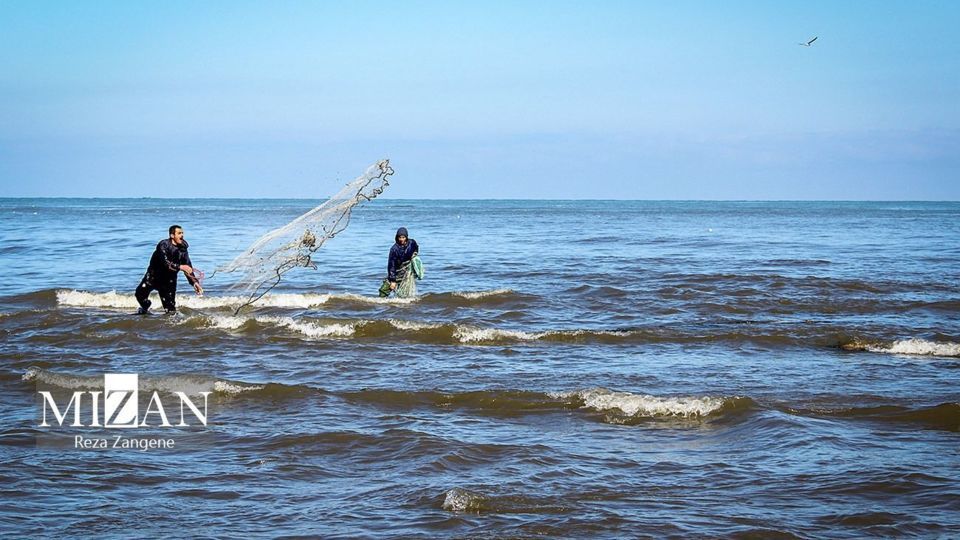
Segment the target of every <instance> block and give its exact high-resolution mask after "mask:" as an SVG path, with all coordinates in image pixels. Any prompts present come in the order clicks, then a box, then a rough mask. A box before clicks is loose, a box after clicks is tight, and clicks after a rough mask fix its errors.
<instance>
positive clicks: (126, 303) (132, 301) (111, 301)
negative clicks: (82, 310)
mask: <svg viewBox="0 0 960 540" xmlns="http://www.w3.org/2000/svg"><path fill="white" fill-rule="evenodd" d="M345 296H348V295H345ZM150 298H151V300H152V301H153V305H154V306H156V307H157V308H159V307H160V297H159V296H158V295H157V293H156V292H154V293H152V294H151V295H150ZM331 298H333V295H330V294H318V293H278V294H268V295H265V296H264V297H263V298H261V299H260V300H258V301H257V303H256V304H255V306H257V307H276V308H292V309H307V308H311V307H317V306H321V305H323V304H326V303H327V302H329V301H330V299H331ZM246 301H247V298H246V297H243V296H210V295H205V296H196V295H194V294H193V293H192V292H184V294H179V295H177V305H178V306H182V307H187V308H190V309H218V308H230V309H235V308H236V307H237V306H239V305H241V304H243V303H245V302H246ZM57 303H58V304H59V305H61V306H70V307H96V308H116V309H129V310H136V309H137V308H138V307H140V306H139V304H137V300H136V298H134V296H133V293H132V292H130V293H123V294H120V293H117V292H116V291H110V292H106V293H95V292H87V291H77V290H58V291H57Z"/></svg>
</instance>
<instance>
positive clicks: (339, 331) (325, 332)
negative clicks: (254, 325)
mask: <svg viewBox="0 0 960 540" xmlns="http://www.w3.org/2000/svg"><path fill="white" fill-rule="evenodd" d="M256 321H257V322H259V323H264V324H272V325H276V326H279V327H282V328H287V329H290V330H293V331H294V332H297V333H299V334H301V335H303V336H306V337H308V338H312V339H315V338H332V337H350V336H352V335H353V334H354V333H355V332H356V326H357V325H358V324H363V323H364V321H358V322H355V323H331V324H322V323H318V322H311V321H306V320H298V319H294V318H293V317H273V316H270V317H266V316H264V317H256Z"/></svg>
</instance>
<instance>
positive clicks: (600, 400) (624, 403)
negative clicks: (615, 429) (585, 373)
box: [549, 388, 724, 418]
mask: <svg viewBox="0 0 960 540" xmlns="http://www.w3.org/2000/svg"><path fill="white" fill-rule="evenodd" d="M549 395H550V396H551V397H554V398H557V399H569V398H571V397H577V398H579V399H581V400H583V403H584V404H583V406H584V407H587V408H591V409H595V410H597V411H611V410H619V411H620V412H622V413H624V414H626V415H629V416H680V417H683V418H691V417H699V416H707V415H709V414H710V413H712V412H714V411H716V410H718V409H720V407H722V406H723V403H724V399H723V398H717V397H710V396H704V397H670V398H663V397H657V396H651V395H644V394H631V393H630V392H614V391H613V390H608V389H606V388H591V389H588V390H576V391H573V392H552V393H550V394H549Z"/></svg>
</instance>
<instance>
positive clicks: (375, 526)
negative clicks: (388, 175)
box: [0, 198, 960, 539]
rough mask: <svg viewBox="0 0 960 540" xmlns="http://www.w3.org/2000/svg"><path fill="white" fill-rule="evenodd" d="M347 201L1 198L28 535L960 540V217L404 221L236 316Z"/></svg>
mask: <svg viewBox="0 0 960 540" xmlns="http://www.w3.org/2000/svg"><path fill="white" fill-rule="evenodd" d="M321 202H322V200H281V199H271V200H244V199H152V198H146V199H0V267H2V269H3V270H2V275H3V277H2V279H0V395H2V396H3V397H2V398H0V422H2V424H0V463H2V467H0V492H2V496H0V535H2V536H4V537H7V538H27V537H30V538H33V537H46V538H81V537H85V538H94V537H95V538H117V537H140V538H160V537H191V538H236V537H246V538H251V537H255V538H258V537H271V538H276V537H302V538H371V537H390V538H444V537H455V538H504V537H508V538H530V537H548V538H578V539H579V538H864V537H924V538H957V537H960V385H958V382H960V203H957V202H817V201H810V202H776V201H771V202H754V201H747V202H737V201H729V202H726V201H725V202H711V201H564V200H396V199H383V198H380V199H376V200H373V201H370V202H368V203H364V204H362V205H359V206H357V207H356V208H355V209H354V211H353V213H352V216H351V219H350V223H349V226H348V227H347V229H346V230H344V231H343V232H341V233H340V234H338V235H337V236H336V237H334V238H332V239H330V240H329V241H328V242H326V243H325V244H324V245H323V247H322V248H321V249H320V250H319V251H317V252H316V254H315V256H314V260H313V262H314V263H316V268H296V269H294V270H292V271H290V272H288V273H286V274H285V275H284V276H283V279H282V280H281V282H280V283H279V284H278V285H277V286H276V288H274V289H273V290H271V291H270V292H269V293H268V294H267V295H266V296H264V297H263V298H261V299H260V300H259V301H258V302H256V303H254V304H253V305H252V306H248V307H247V308H245V309H242V310H240V311H239V312H236V307H237V306H238V305H239V304H240V303H242V300H243V299H244V297H243V296H242V295H238V294H237V293H236V290H235V289H232V288H231V287H230V286H231V285H232V284H233V281H232V280H233V279H234V277H233V276H232V275H231V274H229V273H222V272H217V271H216V269H217V268H218V267H221V266H222V265H224V264H225V263H227V262H229V261H230V260H232V259H233V258H234V257H236V256H237V255H239V254H240V253H242V252H243V251H244V250H245V249H246V248H247V246H249V245H250V244H251V242H253V241H254V240H255V239H257V238H258V237H260V236H261V235H263V234H264V233H266V232H268V231H270V230H272V229H274V228H277V227H280V226H282V225H285V224H286V223H288V222H290V221H291V220H293V219H294V218H296V217H297V216H299V215H301V214H303V213H304V212H306V211H308V210H310V209H311V208H313V207H314V206H316V205H318V204H320V203H321ZM172 224H179V225H181V226H182V227H183V229H184V233H185V238H186V239H187V240H188V242H189V244H190V255H191V258H192V260H193V262H194V266H195V267H198V268H199V269H202V270H203V271H204V273H205V276H206V277H205V280H204V283H203V286H204V289H205V292H204V295H203V296H197V295H196V294H194V292H193V291H192V290H191V288H190V287H189V286H188V284H187V283H186V281H185V279H184V278H183V277H181V278H180V285H179V287H180V288H179V293H178V296H177V302H178V307H179V309H178V311H177V312H176V313H172V314H163V313H161V312H160V311H158V310H157V309H154V310H153V313H152V314H150V315H148V316H139V315H136V314H135V311H136V308H137V304H136V301H135V300H134V296H133V292H134V289H135V288H136V287H137V284H138V283H139V281H140V279H141V277H142V276H143V273H144V271H145V269H146V266H147V262H148V260H149V258H150V255H151V253H152V252H153V250H154V247H155V246H156V244H157V242H158V241H159V240H161V239H164V238H166V236H167V228H168V227H169V226H170V225H172ZM401 226H402V227H406V228H407V229H408V230H409V231H410V237H412V238H414V239H415V240H416V241H417V242H418V244H419V246H420V257H421V260H422V261H423V264H424V269H425V274H424V276H423V279H422V280H421V281H420V282H418V283H417V287H418V294H417V296H416V297H413V298H393V297H390V298H380V297H379V296H378V294H377V289H378V287H379V286H380V284H381V281H382V279H383V278H384V276H385V274H386V264H387V253H388V250H389V248H390V246H391V245H392V244H393V241H394V234H395V232H396V230H397V228H398V227H401ZM154 305H155V306H159V301H158V300H157V297H156V295H154ZM109 374H113V375H124V374H125V375H136V385H135V386H134V387H132V388H130V387H127V390H130V391H132V390H133V389H135V390H137V392H138V397H136V400H135V401H128V403H133V405H134V406H137V405H138V404H139V407H140V408H139V409H135V411H137V412H136V414H135V415H134V416H133V422H134V424H133V425H132V426H131V425H128V426H126V427H125V428H121V427H105V422H107V420H108V418H107V416H110V414H113V418H114V420H117V421H119V419H120V418H128V416H126V415H125V414H126V413H124V414H123V415H121V414H120V413H121V412H122V411H121V410H120V409H119V408H114V409H111V410H112V413H108V409H110V407H112V406H113V405H116V402H110V401H109V400H110V399H112V398H111V397H109V396H107V395H106V394H102V393H100V394H98V392H102V391H104V389H108V388H112V389H113V390H112V392H113V393H112V394H111V396H113V395H119V396H121V397H123V396H127V394H125V393H124V392H121V390H122V389H123V387H121V386H110V385H112V384H113V383H109V384H108V382H107V375H109ZM116 380H119V379H116ZM124 380H127V381H129V378H128V379H124ZM117 384H119V383H117ZM118 389H119V390H118ZM42 392H50V393H49V394H48V395H49V396H50V397H49V399H48V397H46V395H45V394H43V393H42ZM177 392H180V394H178V393H177ZM129 395H132V393H131V394H129ZM70 396H72V397H75V398H77V402H76V403H74V406H75V407H74V409H73V410H71V409H70V408H69V404H68V402H67V399H68V398H69V397H70ZM181 396H186V397H187V398H188V400H187V401H189V402H190V404H193V405H195V406H196V407H197V409H198V411H197V412H198V413H201V414H196V413H194V412H193V411H191V410H190V408H189V407H184V403H185V402H184V400H183V398H182V397H181ZM204 396H205V397H204ZM128 397H129V396H128ZM147 398H150V399H153V400H156V401H157V402H158V403H162V405H163V408H165V411H166V415H167V416H169V417H170V418H169V420H170V424H171V425H170V426H165V425H163V422H162V421H163V420H164V418H165V417H162V416H163V415H161V414H160V412H159V411H158V410H157V407H160V405H158V404H156V403H153V402H150V403H146V399H147ZM95 399H99V400H100V401H99V406H100V407H101V410H100V413H101V414H102V415H103V418H102V420H100V422H101V423H102V425H101V426H94V425H91V424H93V423H95V420H97V419H98V418H99V417H98V416H96V413H95V412H91V411H96V410H97V409H95V408H94V409H91V408H90V407H91V406H92V405H91V403H93V400H95ZM178 399H179V401H178ZM110 403H113V405H110ZM118 407H119V406H118ZM54 408H56V411H55V410H54ZM78 411H81V412H82V415H81V416H82V418H80V420H79V426H76V425H73V423H72V422H74V421H75V420H76V419H75V417H74V415H75V414H79V413H78ZM184 411H186V414H185V415H184ZM57 413H63V419H62V421H61V422H60V423H59V424H58V422H57V421H55V420H56V419H55V415H56V414H57ZM44 415H46V416H44ZM45 422H46V423H47V425H46V426H44V425H42V424H43V423H45ZM138 422H139V423H138ZM180 424H184V425H180ZM78 437H79V438H80V441H81V442H80V443H78V442H77V440H78ZM97 438H101V439H103V440H106V441H107V442H109V443H110V445H111V446H109V447H107V448H96V447H86V446H84V445H85V444H87V442H88V441H90V440H95V439H97ZM117 438H122V439H123V440H126V441H134V444H135V446H133V447H119V448H118V447H113V446H112V445H113V443H114V442H115V441H116V439H117ZM148 439H149V440H152V441H174V443H175V446H173V447H163V448H160V447H156V448H150V447H145V445H146V443H142V441H147V440H148ZM137 440H139V441H141V442H140V443H138V442H136V441H137ZM84 441H87V442H84ZM158 444H159V443H158ZM136 445H140V446H136Z"/></svg>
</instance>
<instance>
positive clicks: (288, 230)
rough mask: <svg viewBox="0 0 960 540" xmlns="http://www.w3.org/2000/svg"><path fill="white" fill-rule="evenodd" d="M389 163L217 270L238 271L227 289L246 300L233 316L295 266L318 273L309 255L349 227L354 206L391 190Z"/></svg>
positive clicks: (368, 172) (383, 162)
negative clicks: (235, 280)
mask: <svg viewBox="0 0 960 540" xmlns="http://www.w3.org/2000/svg"><path fill="white" fill-rule="evenodd" d="M391 175H393V169H392V168H391V167H390V160H387V159H383V160H380V161H378V162H377V163H375V164H373V165H371V166H370V167H368V168H367V170H366V171H364V173H363V174H361V175H360V176H358V177H357V178H356V179H355V180H353V181H352V182H350V183H349V184H347V185H346V186H344V187H343V189H341V190H340V191H339V192H337V193H336V194H335V195H334V196H332V197H330V199H328V200H327V201H326V202H324V203H323V204H321V205H320V206H318V207H316V208H314V209H313V210H310V211H309V212H307V213H306V214H303V215H302V216H300V217H298V218H297V219H295V220H293V221H291V222H290V223H288V224H286V225H284V226H283V227H280V228H279V229H276V230H273V231H271V232H269V233H267V234H265V235H263V236H262V237H260V239H259V240H257V241H256V242H254V243H253V244H252V245H251V246H250V247H249V248H247V250H246V251H244V252H243V254H242V255H240V256H239V257H237V258H236V259H234V260H233V261H232V262H230V263H228V264H226V265H224V266H222V267H220V268H218V269H217V272H240V273H241V276H240V278H239V279H238V280H237V282H236V283H234V284H233V285H231V287H230V290H231V291H236V292H239V293H240V294H241V296H243V297H245V298H246V300H245V301H244V303H242V304H240V305H239V306H238V307H237V309H236V311H235V313H239V312H240V310H241V309H243V308H244V307H246V306H249V305H251V304H253V303H254V302H256V301H257V300H259V299H260V298H262V297H263V295H265V294H267V293H268V292H270V291H271V290H272V289H273V288H274V287H276V286H277V285H279V284H280V280H281V279H282V278H283V275H284V274H286V273H287V272H289V271H290V270H293V269H294V268H298V267H307V268H313V269H316V268H317V265H316V264H315V263H314V262H313V254H314V253H316V251H317V250H318V249H320V248H321V247H322V246H323V244H324V243H326V241H327V240H329V239H331V238H333V237H334V236H336V235H337V234H339V233H340V232H341V231H343V230H344V229H346V228H347V225H348V224H349V223H350V212H351V211H352V210H353V207H354V206H356V205H358V204H360V203H362V202H363V201H369V200H371V199H374V198H376V197H377V196H378V195H380V194H381V193H383V190H384V189H386V187H387V186H388V185H390V182H389V178H390V176H391Z"/></svg>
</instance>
